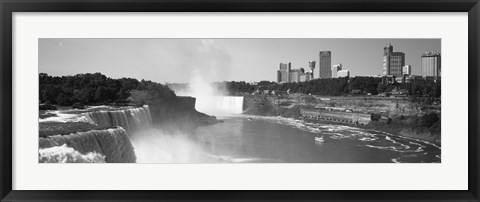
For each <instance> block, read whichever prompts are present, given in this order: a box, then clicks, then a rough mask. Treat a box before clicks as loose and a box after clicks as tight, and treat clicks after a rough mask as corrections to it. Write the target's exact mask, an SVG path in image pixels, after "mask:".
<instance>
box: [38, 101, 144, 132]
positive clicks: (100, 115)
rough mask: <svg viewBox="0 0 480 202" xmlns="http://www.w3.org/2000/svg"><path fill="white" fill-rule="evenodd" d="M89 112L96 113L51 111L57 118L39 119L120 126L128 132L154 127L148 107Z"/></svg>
mask: <svg viewBox="0 0 480 202" xmlns="http://www.w3.org/2000/svg"><path fill="white" fill-rule="evenodd" d="M99 108H100V109H99ZM87 110H94V111H89V112H84V113H78V110H76V109H73V110H58V111H50V112H49V113H53V114H55V116H53V117H48V118H44V119H39V122H40V123H42V122H63V123H66V122H86V123H91V124H95V125H98V126H101V127H115V126H120V127H122V128H123V129H125V130H126V131H127V132H132V131H135V130H142V129H145V128H150V127H152V116H151V114H150V108H149V107H148V105H144V106H143V107H137V108H132V107H128V108H114V107H109V106H98V107H91V108H88V109H87Z"/></svg>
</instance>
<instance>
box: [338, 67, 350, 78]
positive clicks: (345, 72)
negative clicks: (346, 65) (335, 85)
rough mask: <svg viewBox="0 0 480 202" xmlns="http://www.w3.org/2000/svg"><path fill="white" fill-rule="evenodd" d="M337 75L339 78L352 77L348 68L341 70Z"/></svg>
mask: <svg viewBox="0 0 480 202" xmlns="http://www.w3.org/2000/svg"><path fill="white" fill-rule="evenodd" d="M337 77H338V78H341V77H350V71H348V70H346V69H345V70H340V71H338V72H337Z"/></svg>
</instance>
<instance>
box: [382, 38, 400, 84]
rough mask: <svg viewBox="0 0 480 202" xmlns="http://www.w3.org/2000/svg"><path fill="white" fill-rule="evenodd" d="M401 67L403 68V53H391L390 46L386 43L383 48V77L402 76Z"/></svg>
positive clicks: (391, 47) (391, 48)
mask: <svg viewBox="0 0 480 202" xmlns="http://www.w3.org/2000/svg"><path fill="white" fill-rule="evenodd" d="M403 66H405V53H403V52H393V46H392V44H390V43H388V45H387V46H386V47H384V48H383V75H384V76H387V75H393V76H396V77H401V76H403Z"/></svg>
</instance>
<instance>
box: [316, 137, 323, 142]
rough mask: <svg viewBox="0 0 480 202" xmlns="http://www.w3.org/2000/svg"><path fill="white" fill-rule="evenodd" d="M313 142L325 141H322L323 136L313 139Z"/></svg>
mask: <svg viewBox="0 0 480 202" xmlns="http://www.w3.org/2000/svg"><path fill="white" fill-rule="evenodd" d="M315 142H320V143H322V142H325V139H323V136H322V137H315Z"/></svg>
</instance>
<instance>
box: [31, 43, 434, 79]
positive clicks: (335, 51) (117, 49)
mask: <svg viewBox="0 0 480 202" xmlns="http://www.w3.org/2000/svg"><path fill="white" fill-rule="evenodd" d="M388 43H391V44H392V45H393V49H394V51H401V52H405V58H406V62H405V63H406V64H410V65H412V72H413V74H417V75H418V74H420V68H421V66H420V56H421V55H422V53H424V52H426V51H432V50H435V51H437V52H441V49H440V48H441V44H440V43H441V40H440V39H39V71H40V72H45V73H48V74H49V75H55V76H63V75H74V74H78V73H95V72H101V73H103V74H105V75H107V76H108V77H112V78H121V77H131V78H137V79H146V80H152V81H156V82H160V83H165V82H170V83H174V82H177V83H180V82H188V81H190V80H191V78H192V77H193V76H194V75H199V76H201V77H202V78H204V79H207V80H209V81H224V80H228V81H231V80H235V81H240V80H241V81H261V80H270V81H275V80H276V70H277V69H278V65H279V63H281V62H283V63H287V62H291V63H292V67H293V68H301V67H303V68H306V69H307V67H308V61H310V60H315V61H317V64H316V68H315V76H318V74H319V73H318V72H319V68H318V54H319V51H325V50H330V51H332V65H334V64H337V63H342V64H343V69H348V70H350V73H351V75H352V76H357V75H378V74H382V59H383V58H382V57H383V47H385V46H386V45H387V44H388Z"/></svg>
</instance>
